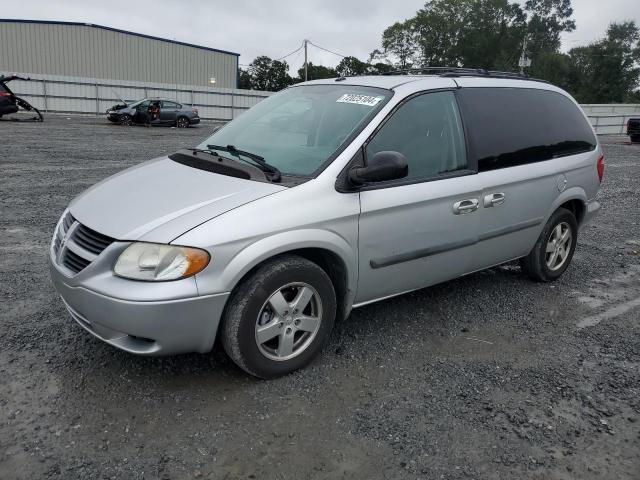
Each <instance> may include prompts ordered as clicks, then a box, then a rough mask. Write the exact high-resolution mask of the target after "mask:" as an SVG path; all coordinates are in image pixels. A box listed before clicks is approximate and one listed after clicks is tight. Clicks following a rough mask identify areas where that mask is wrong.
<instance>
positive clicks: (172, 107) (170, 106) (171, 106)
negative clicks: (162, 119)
mask: <svg viewBox="0 0 640 480" xmlns="http://www.w3.org/2000/svg"><path fill="white" fill-rule="evenodd" d="M162 108H168V109H170V110H175V109H178V108H180V105H178V104H177V103H174V102H167V101H166V100H165V101H163V102H162Z"/></svg>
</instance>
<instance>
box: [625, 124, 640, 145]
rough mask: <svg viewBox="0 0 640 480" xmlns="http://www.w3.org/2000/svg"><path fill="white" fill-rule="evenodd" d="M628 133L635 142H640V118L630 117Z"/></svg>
mask: <svg viewBox="0 0 640 480" xmlns="http://www.w3.org/2000/svg"><path fill="white" fill-rule="evenodd" d="M627 135H629V137H630V138H631V141H632V142H634V143H640V118H630V119H629V121H628V122H627Z"/></svg>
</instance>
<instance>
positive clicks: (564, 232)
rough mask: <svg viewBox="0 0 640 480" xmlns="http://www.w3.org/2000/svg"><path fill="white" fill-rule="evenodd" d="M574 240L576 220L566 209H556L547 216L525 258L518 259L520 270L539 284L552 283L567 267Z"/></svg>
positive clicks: (575, 240) (576, 226) (573, 247)
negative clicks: (536, 239) (546, 220)
mask: <svg viewBox="0 0 640 480" xmlns="http://www.w3.org/2000/svg"><path fill="white" fill-rule="evenodd" d="M577 240H578V222H577V221H576V217H575V216H574V215H573V213H571V212H570V211H569V210H567V209H566V208H559V209H558V210H556V211H555V212H554V213H553V215H551V218H550V219H549V221H548V222H547V224H546V225H545V227H544V229H543V230H542V233H541V234H540V237H538V241H537V242H536V244H535V245H534V247H533V249H532V250H531V252H530V253H529V255H527V256H526V257H524V258H522V259H520V265H521V267H522V269H523V271H524V272H525V273H527V275H529V277H531V278H532V279H534V280H537V281H539V282H551V281H553V280H556V279H557V278H559V277H560V276H561V275H562V274H563V273H564V272H565V270H566V269H567V268H568V267H569V264H570V263H571V259H572V258H573V253H574V252H575V249H576V243H577Z"/></svg>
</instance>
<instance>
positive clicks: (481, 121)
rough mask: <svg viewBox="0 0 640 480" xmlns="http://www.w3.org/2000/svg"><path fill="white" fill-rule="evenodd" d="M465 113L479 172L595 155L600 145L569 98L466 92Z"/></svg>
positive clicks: (513, 91) (462, 95)
mask: <svg viewBox="0 0 640 480" xmlns="http://www.w3.org/2000/svg"><path fill="white" fill-rule="evenodd" d="M458 98H459V100H460V107H461V110H462V114H463V118H464V123H465V127H466V130H467V134H468V137H469V143H470V150H471V155H472V157H473V158H474V160H476V161H477V163H478V171H480V172H483V171H488V170H495V169H498V168H507V167H514V166H518V165H525V164H528V163H535V162H541V161H545V160H551V159H553V158H558V157H565V156H568V155H574V154H577V153H583V152H588V151H592V150H594V149H595V148H596V145H597V140H596V138H595V135H594V134H593V131H592V130H591V127H590V126H589V124H588V123H587V121H586V119H585V117H584V116H583V115H582V112H581V111H580V109H579V107H578V106H576V104H574V103H573V102H572V101H571V100H570V99H569V98H567V97H566V96H564V95H562V94H560V93H557V92H552V91H548V90H536V89H525V88H462V89H460V90H459V91H458Z"/></svg>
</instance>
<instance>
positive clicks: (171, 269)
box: [113, 242, 210, 282]
mask: <svg viewBox="0 0 640 480" xmlns="http://www.w3.org/2000/svg"><path fill="white" fill-rule="evenodd" d="M209 258H210V257H209V254H208V253H207V252H205V251H204V250H200V249H199V248H190V247H177V246H173V245H160V244H157V243H142V242H137V243H133V244H131V245H130V246H129V247H127V249H126V250H125V251H124V252H122V253H121V254H120V257H118V261H117V262H116V266H115V267H114V269H113V270H114V272H115V274H116V275H119V276H121V277H125V278H131V279H133V280H147V281H153V282H161V281H165V280H177V279H180V278H185V277H190V276H191V275H195V274H196V273H198V272H201V271H202V270H203V269H204V267H206V266H207V264H208V263H209Z"/></svg>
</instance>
